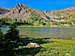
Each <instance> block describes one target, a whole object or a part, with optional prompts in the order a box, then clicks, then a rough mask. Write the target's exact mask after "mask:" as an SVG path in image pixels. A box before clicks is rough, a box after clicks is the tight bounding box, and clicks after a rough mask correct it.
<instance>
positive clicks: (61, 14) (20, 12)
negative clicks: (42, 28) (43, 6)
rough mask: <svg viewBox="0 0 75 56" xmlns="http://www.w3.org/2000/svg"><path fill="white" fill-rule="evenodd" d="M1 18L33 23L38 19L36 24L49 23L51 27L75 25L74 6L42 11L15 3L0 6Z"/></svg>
mask: <svg viewBox="0 0 75 56" xmlns="http://www.w3.org/2000/svg"><path fill="white" fill-rule="evenodd" d="M1 18H11V19H12V20H14V19H17V21H19V20H20V21H24V20H25V21H26V22H27V23H32V24H33V23H34V25H36V22H37V21H39V22H38V24H40V25H46V24H50V25H52V27H53V26H57V25H64V26H70V25H75V7H72V8H65V9H61V10H53V11H44V12H42V11H41V10H37V9H32V8H30V7H28V6H26V5H24V4H17V5H16V6H15V8H2V7H0V19H1Z"/></svg>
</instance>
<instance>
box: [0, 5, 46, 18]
mask: <svg viewBox="0 0 75 56" xmlns="http://www.w3.org/2000/svg"><path fill="white" fill-rule="evenodd" d="M32 14H37V15H39V16H40V17H42V18H45V19H46V17H45V16H44V13H43V12H42V11H41V10H36V9H32V8H30V7H28V6H26V5H24V4H17V5H16V6H15V8H0V18H12V19H14V18H16V19H27V18H29V17H30V16H31V15H32Z"/></svg>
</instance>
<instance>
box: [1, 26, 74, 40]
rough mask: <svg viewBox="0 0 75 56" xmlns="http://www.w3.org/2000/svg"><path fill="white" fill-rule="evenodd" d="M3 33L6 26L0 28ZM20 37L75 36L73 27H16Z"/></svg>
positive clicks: (68, 37)
mask: <svg viewBox="0 0 75 56" xmlns="http://www.w3.org/2000/svg"><path fill="white" fill-rule="evenodd" d="M1 29H2V31H3V32H4V33H6V31H7V30H8V28H7V27H3V28H1ZM18 29H19V31H20V36H22V37H38V38H65V39H71V38H72V37H75V28H46V27H41V28H39V27H36V28H34V27H31V28H29V27H27V28H18Z"/></svg>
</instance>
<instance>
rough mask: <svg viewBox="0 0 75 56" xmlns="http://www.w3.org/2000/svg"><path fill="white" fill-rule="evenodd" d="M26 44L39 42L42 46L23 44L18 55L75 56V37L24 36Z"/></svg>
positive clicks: (23, 40) (23, 39)
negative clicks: (27, 46)
mask: <svg viewBox="0 0 75 56" xmlns="http://www.w3.org/2000/svg"><path fill="white" fill-rule="evenodd" d="M21 40H22V42H25V44H24V45H25V46H26V45H27V44H28V43H30V42H34V43H38V44H39V45H40V48H24V47H23V46H21V47H20V48H18V49H17V51H18V52H19V53H20V54H19V55H18V56H24V55H25V56H27V55H30V56H67V55H70V56H75V38H73V39H72V40H62V39H50V38H42V39H41V38H22V39H21Z"/></svg>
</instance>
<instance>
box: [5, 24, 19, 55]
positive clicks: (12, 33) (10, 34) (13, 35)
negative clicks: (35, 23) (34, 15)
mask: <svg viewBox="0 0 75 56" xmlns="http://www.w3.org/2000/svg"><path fill="white" fill-rule="evenodd" d="M5 39H6V40H7V51H8V54H10V55H13V54H14V50H13V49H14V48H17V47H18V46H19V44H18V43H19V42H20V38H19V31H18V30H17V26H16V25H15V24H12V25H11V26H10V27H9V30H8V31H7V33H6V34H5Z"/></svg>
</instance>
